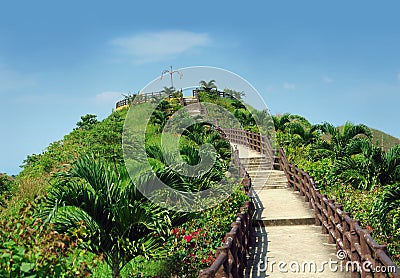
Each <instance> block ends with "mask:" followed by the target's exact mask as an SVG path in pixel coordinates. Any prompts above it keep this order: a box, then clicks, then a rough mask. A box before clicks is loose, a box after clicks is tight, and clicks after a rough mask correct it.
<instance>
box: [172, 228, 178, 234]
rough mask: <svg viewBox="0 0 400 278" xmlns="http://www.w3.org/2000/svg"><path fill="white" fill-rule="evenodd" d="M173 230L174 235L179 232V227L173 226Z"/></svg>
mask: <svg viewBox="0 0 400 278" xmlns="http://www.w3.org/2000/svg"><path fill="white" fill-rule="evenodd" d="M171 232H172V234H173V235H174V234H179V229H178V228H173V229H172V231H171Z"/></svg>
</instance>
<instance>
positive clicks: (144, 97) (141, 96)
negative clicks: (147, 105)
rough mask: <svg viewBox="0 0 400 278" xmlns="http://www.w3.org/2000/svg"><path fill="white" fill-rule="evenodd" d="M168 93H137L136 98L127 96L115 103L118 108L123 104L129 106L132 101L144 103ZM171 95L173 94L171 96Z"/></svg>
mask: <svg viewBox="0 0 400 278" xmlns="http://www.w3.org/2000/svg"><path fill="white" fill-rule="evenodd" d="M166 96H167V95H166V94H165V93H164V92H162V91H161V92H152V93H142V94H137V95H134V98H133V99H132V100H131V99H129V98H125V99H123V100H120V101H118V102H117V103H116V104H115V108H116V109H118V108H120V107H123V106H129V105H130V104H131V103H135V104H139V103H144V102H147V101H149V100H152V99H157V98H164V97H166ZM169 97H171V96H169Z"/></svg>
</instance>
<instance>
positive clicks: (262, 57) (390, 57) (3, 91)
mask: <svg viewBox="0 0 400 278" xmlns="http://www.w3.org/2000/svg"><path fill="white" fill-rule="evenodd" d="M399 10H400V3H398V2H396V1H384V2H380V3H378V2H377V1H374V2H372V1H330V2H327V1H286V0H282V1H250V2H249V4H245V3H244V2H243V1H242V2H237V3H236V2H234V1H201V2H198V3H196V2H192V1H163V2H155V1H140V2H137V3H136V2H135V1H114V2H111V1H40V0H38V1H5V2H4V3H2V5H1V9H0V97H1V102H0V119H1V129H2V132H1V136H0V172H7V173H9V174H16V173H18V172H19V171H20V168H19V165H21V164H22V161H23V160H24V159H25V158H26V156H27V155H29V154H33V153H41V152H42V151H43V150H44V149H45V148H46V146H48V145H49V143H51V142H53V141H55V140H59V139H62V137H63V136H64V135H65V134H67V133H68V132H70V131H71V130H72V129H73V128H74V127H75V124H76V122H77V121H79V119H80V116H82V115H85V114H87V113H93V114H96V115H98V117H99V118H100V119H102V118H104V117H106V116H107V115H109V114H110V112H111V111H112V109H113V107H114V105H115V101H116V100H118V99H120V98H121V94H126V93H129V92H137V91H138V90H140V89H142V88H143V87H144V86H145V85H146V84H147V83H148V82H150V81H151V80H153V79H154V78H156V77H157V76H159V75H160V74H161V72H162V70H164V69H166V68H168V67H169V65H173V67H174V68H183V67H188V66H214V67H220V68H225V69H228V70H230V71H233V72H235V73H237V74H239V75H240V76H242V77H243V78H245V79H247V80H248V81H249V82H250V83H251V84H252V85H253V86H254V87H255V88H256V89H257V90H258V91H259V93H260V94H261V95H262V96H263V98H264V101H265V103H266V104H267V106H268V108H269V109H270V110H271V112H272V113H273V114H275V113H284V112H290V113H294V114H300V115H303V116H305V117H306V118H308V119H309V120H310V121H311V122H312V123H320V122H323V121H328V122H331V123H333V124H335V125H340V124H343V123H344V122H345V121H346V120H350V121H353V122H354V123H365V124H367V125H369V126H371V127H373V128H378V129H381V130H383V131H385V132H388V133H389V134H392V135H394V136H397V137H400V128H399V123H398V118H399V117H398V114H399V110H398V105H399V103H400V102H399V101H400V55H399V51H400V17H399V16H398V11H399ZM217 85H218V80H217Z"/></svg>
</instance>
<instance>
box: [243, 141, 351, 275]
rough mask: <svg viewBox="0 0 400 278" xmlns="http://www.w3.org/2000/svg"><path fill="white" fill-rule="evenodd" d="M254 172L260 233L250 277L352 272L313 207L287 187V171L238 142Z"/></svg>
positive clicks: (253, 194)
mask: <svg viewBox="0 0 400 278" xmlns="http://www.w3.org/2000/svg"><path fill="white" fill-rule="evenodd" d="M237 148H238V149H239V156H240V159H241V162H242V164H244V165H245V167H246V169H247V171H248V173H249V175H250V177H251V178H252V183H253V191H252V198H253V201H254V204H255V206H256V213H255V216H254V223H255V226H256V227H255V236H254V238H253V239H252V240H253V243H254V245H253V246H254V247H253V249H252V250H251V253H250V258H249V260H248V266H247V268H246V270H245V277H251V278H255V277H257V278H262V277H293V276H294V277H350V274H349V273H346V272H343V271H340V269H341V260H339V259H338V258H337V257H336V248H335V246H334V245H330V244H327V242H328V238H327V236H326V235H323V234H321V227H319V226H314V213H313V210H311V209H310V208H309V207H308V203H305V202H304V200H303V198H302V197H301V196H299V194H298V193H296V192H293V190H292V189H291V188H288V182H287V179H286V176H285V174H284V172H282V171H277V170H271V169H272V165H271V163H270V162H269V161H266V160H265V159H263V158H262V157H261V155H260V154H259V153H258V152H255V151H252V150H248V149H247V148H245V147H244V146H240V145H237Z"/></svg>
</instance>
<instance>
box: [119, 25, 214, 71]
mask: <svg viewBox="0 0 400 278" xmlns="http://www.w3.org/2000/svg"><path fill="white" fill-rule="evenodd" d="M210 41H211V39H210V37H209V36H208V34H206V33H194V32H188V31H164V32H155V33H142V34H138V35H135V36H131V37H121V38H116V39H114V40H112V41H111V43H112V44H113V45H115V46H116V47H117V48H119V50H120V51H121V52H122V53H123V54H127V55H131V56H132V57H133V58H134V60H135V62H138V63H146V62H156V61H160V60H165V59H169V58H171V57H174V56H176V55H179V54H182V53H184V52H187V51H188V50H190V49H193V48H195V47H198V46H205V45H207V44H209V42H210Z"/></svg>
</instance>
